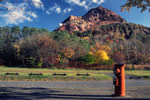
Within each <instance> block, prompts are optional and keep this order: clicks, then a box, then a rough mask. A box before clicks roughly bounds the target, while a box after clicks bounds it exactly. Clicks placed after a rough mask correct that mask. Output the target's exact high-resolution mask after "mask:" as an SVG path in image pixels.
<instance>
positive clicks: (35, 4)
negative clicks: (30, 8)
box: [32, 0, 44, 9]
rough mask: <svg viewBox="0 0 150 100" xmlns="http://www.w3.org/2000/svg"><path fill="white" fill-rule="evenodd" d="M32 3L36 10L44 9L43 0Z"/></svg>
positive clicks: (34, 0)
mask: <svg viewBox="0 0 150 100" xmlns="http://www.w3.org/2000/svg"><path fill="white" fill-rule="evenodd" d="M32 3H33V5H34V6H35V7H36V8H42V9H44V5H43V2H42V1H41V0H32Z"/></svg>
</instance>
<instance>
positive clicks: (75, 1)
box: [66, 0, 88, 9]
mask: <svg viewBox="0 0 150 100" xmlns="http://www.w3.org/2000/svg"><path fill="white" fill-rule="evenodd" d="M66 2H67V3H69V4H75V5H78V6H81V7H84V8H86V9H87V8H88V6H87V1H85V0H83V1H81V0H66Z"/></svg>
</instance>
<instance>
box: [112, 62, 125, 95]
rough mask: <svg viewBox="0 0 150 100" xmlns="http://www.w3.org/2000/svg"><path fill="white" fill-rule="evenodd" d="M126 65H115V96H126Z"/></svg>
mask: <svg viewBox="0 0 150 100" xmlns="http://www.w3.org/2000/svg"><path fill="white" fill-rule="evenodd" d="M124 69H125V64H115V67H114V74H115V78H114V85H115V94H114V95H115V96H125V95H126V94H125V70H124Z"/></svg>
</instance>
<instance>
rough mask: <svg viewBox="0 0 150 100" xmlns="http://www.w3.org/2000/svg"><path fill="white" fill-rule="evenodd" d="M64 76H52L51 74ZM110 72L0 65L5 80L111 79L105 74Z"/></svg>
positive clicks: (1, 76) (0, 78)
mask: <svg viewBox="0 0 150 100" xmlns="http://www.w3.org/2000/svg"><path fill="white" fill-rule="evenodd" d="M8 72H9V73H19V75H5V74H6V73H8ZM29 73H42V74H43V75H32V76H30V75H28V74H29ZM54 73H56V74H63V73H66V74H67V75H66V76H54V75H53V74H54ZM78 73H79V74H87V73H88V74H89V76H77V75H76V74H78ZM105 73H112V71H111V70H99V71H98V70H82V69H37V68H15V67H5V66H0V80H6V81H8V80H9V81H13V80H15V81H16V80H17V81H24V80H25V81H54V80H55V81H70V80H71V81H74V80H75V81H77V80H79V81H87V80H111V79H112V77H111V76H109V75H107V74H105Z"/></svg>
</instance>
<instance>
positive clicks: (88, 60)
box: [78, 54, 95, 64]
mask: <svg viewBox="0 0 150 100" xmlns="http://www.w3.org/2000/svg"><path fill="white" fill-rule="evenodd" d="M78 61H81V62H83V63H85V64H94V63H95V57H94V56H93V55H91V54H87V55H85V56H81V57H80V58H79V59H78Z"/></svg>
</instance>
